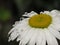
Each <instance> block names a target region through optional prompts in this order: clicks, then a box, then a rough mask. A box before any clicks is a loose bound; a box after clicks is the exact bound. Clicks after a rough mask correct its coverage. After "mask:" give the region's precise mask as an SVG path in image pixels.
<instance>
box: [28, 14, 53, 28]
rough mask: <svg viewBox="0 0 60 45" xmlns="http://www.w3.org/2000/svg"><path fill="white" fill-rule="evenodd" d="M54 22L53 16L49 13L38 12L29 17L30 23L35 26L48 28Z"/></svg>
mask: <svg viewBox="0 0 60 45" xmlns="http://www.w3.org/2000/svg"><path fill="white" fill-rule="evenodd" d="M51 22H52V17H51V16H50V15H47V14H37V15H34V16H32V17H31V18H30V19H29V25H30V26H31V27H35V28H47V27H48V26H49V25H50V24H51Z"/></svg>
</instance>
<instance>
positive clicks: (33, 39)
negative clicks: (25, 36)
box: [28, 30, 38, 45]
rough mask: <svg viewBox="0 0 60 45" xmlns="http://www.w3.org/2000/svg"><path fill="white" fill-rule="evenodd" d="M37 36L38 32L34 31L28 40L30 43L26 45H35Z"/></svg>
mask: <svg viewBox="0 0 60 45" xmlns="http://www.w3.org/2000/svg"><path fill="white" fill-rule="evenodd" d="M37 34H38V31H37V30H35V31H34V34H33V35H32V37H31V39H30V41H29V43H28V45H35V43H36V38H37Z"/></svg>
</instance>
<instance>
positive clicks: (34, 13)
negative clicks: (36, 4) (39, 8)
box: [23, 11, 37, 17]
mask: <svg viewBox="0 0 60 45" xmlns="http://www.w3.org/2000/svg"><path fill="white" fill-rule="evenodd" d="M36 14H37V13H36V12H34V11H31V12H30V13H28V14H24V15H23V16H27V17H31V16H33V15H36Z"/></svg>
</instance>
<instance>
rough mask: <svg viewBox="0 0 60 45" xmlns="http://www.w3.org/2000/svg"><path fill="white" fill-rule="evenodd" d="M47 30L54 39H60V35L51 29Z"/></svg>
mask: <svg viewBox="0 0 60 45" xmlns="http://www.w3.org/2000/svg"><path fill="white" fill-rule="evenodd" d="M48 30H49V31H50V32H51V33H52V35H54V36H55V37H56V38H58V39H60V33H59V32H58V31H57V30H55V29H53V28H52V27H51V28H48Z"/></svg>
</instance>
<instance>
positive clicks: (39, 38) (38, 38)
mask: <svg viewBox="0 0 60 45" xmlns="http://www.w3.org/2000/svg"><path fill="white" fill-rule="evenodd" d="M42 40H43V33H42V31H39V32H38V37H37V41H36V45H41V43H42Z"/></svg>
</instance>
